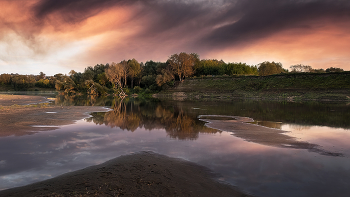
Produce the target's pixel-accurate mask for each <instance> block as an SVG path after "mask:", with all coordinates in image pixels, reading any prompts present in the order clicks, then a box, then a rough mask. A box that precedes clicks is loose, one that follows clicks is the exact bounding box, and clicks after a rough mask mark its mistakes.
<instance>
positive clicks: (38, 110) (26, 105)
mask: <svg viewBox="0 0 350 197" xmlns="http://www.w3.org/2000/svg"><path fill="white" fill-rule="evenodd" d="M49 101H50V99H48V98H46V97H42V96H28V95H2V94H1V95H0V128H1V131H0V137H4V136H11V135H15V136H21V135H28V134H33V133H35V132H38V131H44V130H53V129H57V128H59V127H60V126H63V125H67V124H72V123H74V122H75V121H77V120H81V119H83V118H86V117H89V114H90V113H92V112H101V111H104V112H106V111H108V110H109V109H107V108H103V107H95V106H55V105H49V103H48V102H49Z"/></svg>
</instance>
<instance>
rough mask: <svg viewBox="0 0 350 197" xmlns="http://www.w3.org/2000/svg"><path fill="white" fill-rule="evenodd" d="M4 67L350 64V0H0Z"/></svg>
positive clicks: (51, 70)
mask: <svg viewBox="0 0 350 197" xmlns="http://www.w3.org/2000/svg"><path fill="white" fill-rule="evenodd" d="M0 9H1V12H0V68H1V70H0V73H20V74H38V73H39V72H41V71H42V72H44V73H46V74H48V75H53V74H56V73H68V72H69V71H70V70H72V69H74V70H76V71H78V72H82V71H83V70H84V68H86V67H87V66H94V65H96V64H100V63H103V64H105V63H110V62H119V61H121V60H124V59H132V58H135V59H137V60H138V61H139V62H146V61H148V60H153V61H166V60H167V59H168V57H169V56H170V55H172V54H174V53H179V52H182V51H183V52H188V53H192V52H194V53H198V54H199V55H200V58H201V59H219V60H221V59H222V60H224V61H225V62H245V63H248V64H250V65H257V64H259V63H261V62H264V61H276V62H281V63H282V65H283V67H284V68H286V69H288V68H289V66H291V65H294V64H305V65H310V66H312V67H313V68H323V69H326V68H329V67H339V68H343V69H344V70H349V69H350V63H349V62H350V55H349V54H350V45H349V44H348V43H350V34H349V33H348V32H349V30H350V12H348V10H350V3H349V2H347V1H337V2H334V1H330V0H315V1H287V0H280V1H275V0H266V1H258V0H235V1H232V2H225V1H211V0H192V1H185V0H180V1H175V0H174V1H161V0H148V1H136V0H131V1H123V0H115V1H111V0H85V1H84V0H61V1H52V0H28V1H10V0H2V1H1V2H0Z"/></svg>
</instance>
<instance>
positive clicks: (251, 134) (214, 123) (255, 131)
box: [199, 115, 344, 157]
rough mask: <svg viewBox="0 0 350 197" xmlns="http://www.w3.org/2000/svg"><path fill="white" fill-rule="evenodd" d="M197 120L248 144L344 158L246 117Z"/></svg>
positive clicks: (202, 117) (215, 116)
mask: <svg viewBox="0 0 350 197" xmlns="http://www.w3.org/2000/svg"><path fill="white" fill-rule="evenodd" d="M199 118H200V119H201V120H202V121H205V122H207V123H206V126H208V127H210V128H213V129H218V130H221V131H227V132H232V133H233V135H234V136H236V137H239V138H242V139H244V140H246V141H248V142H254V143H258V144H263V145H266V146H274V147H279V148H293V149H306V150H308V151H310V152H316V153H319V154H321V155H327V156H335V157H342V156H344V155H343V154H342V153H336V152H330V151H327V150H324V149H322V147H321V146H319V145H317V144H312V143H309V142H305V141H298V140H297V139H296V138H294V137H291V136H288V135H285V133H286V132H287V131H283V130H280V129H272V128H267V127H263V126H260V125H255V124H251V122H254V120H253V119H251V118H248V117H239V116H220V115H203V116H200V117H199Z"/></svg>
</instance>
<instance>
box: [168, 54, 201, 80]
mask: <svg viewBox="0 0 350 197" xmlns="http://www.w3.org/2000/svg"><path fill="white" fill-rule="evenodd" d="M198 59H199V58H198V55H197V54H195V53H191V54H187V53H185V52H181V53H180V54H174V55H172V56H170V58H169V59H168V62H169V64H170V67H171V70H172V71H173V73H174V74H176V75H177V76H178V77H179V80H180V81H182V80H183V79H184V78H185V77H188V76H191V75H193V73H194V69H193V67H194V65H195V64H196V62H198V61H197V60H198Z"/></svg>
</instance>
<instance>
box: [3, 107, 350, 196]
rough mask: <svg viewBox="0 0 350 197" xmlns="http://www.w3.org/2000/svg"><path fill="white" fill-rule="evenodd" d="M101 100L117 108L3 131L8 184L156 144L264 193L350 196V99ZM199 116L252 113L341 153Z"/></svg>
mask: <svg viewBox="0 0 350 197" xmlns="http://www.w3.org/2000/svg"><path fill="white" fill-rule="evenodd" d="M56 102H59V101H56ZM64 102H67V101H64ZM89 102H91V100H90V101H89ZM82 103H86V102H85V101H84V102H82ZM101 103H104V104H105V103H112V104H113V106H115V108H114V110H113V111H110V112H107V113H100V112H99V113H93V114H92V117H90V118H87V119H85V120H80V121H78V122H76V123H75V124H72V125H66V126H63V127H61V128H59V129H56V130H51V131H45V132H40V133H36V134H33V135H27V136H21V137H15V136H11V137H3V138H0V189H6V188H12V187H16V186H21V185H25V184H28V183H32V182H36V181H40V180H44V179H48V178H51V177H55V176H57V175H60V174H62V173H65V172H69V171H74V170H78V169H82V168H84V167H87V166H91V165H95V164H99V163H102V162H104V161H107V160H109V159H112V158H115V157H118V156H120V155H124V154H129V153H133V152H139V151H154V152H157V153H160V154H164V155H168V156H171V157H177V158H183V159H185V160H188V161H192V162H196V163H198V164H200V165H203V166H206V167H208V168H210V169H211V170H213V171H214V172H215V173H218V174H220V175H221V177H220V180H221V181H225V182H228V183H230V184H232V185H235V186H238V187H239V188H240V189H242V190H244V191H246V192H248V193H251V194H253V195H257V196H349V195H350V188H349V187H348V185H349V183H350V157H349V156H350V144H349V143H348V142H349V140H350V130H348V129H349V128H350V123H349V122H348V120H349V119H348V118H349V117H350V115H349V113H350V110H349V108H350V106H349V105H346V104H335V103H328V104H325V103H308V104H302V103H276V102H261V101H235V102H230V103H221V102H175V101H174V102H148V101H135V102H131V101H124V102H118V101H113V102H101ZM57 104H60V103H57ZM199 115H207V116H206V118H207V119H208V117H209V116H208V115H225V117H227V116H239V117H249V118H252V119H254V121H255V122H253V123H245V124H255V125H260V126H258V127H267V128H273V129H275V130H276V129H277V130H278V131H279V130H280V129H282V130H285V131H287V132H286V133H283V134H282V135H286V136H292V137H295V139H294V140H296V141H298V142H305V143H306V144H311V145H314V146H317V147H318V149H319V150H324V151H325V152H327V153H339V154H333V155H332V154H328V155H326V154H322V153H323V152H320V151H319V152H315V151H313V150H314V149H313V148H310V147H311V146H302V147H299V146H289V145H288V144H282V146H279V145H278V144H277V145H276V144H272V145H264V143H257V142H254V141H251V140H250V141H247V138H244V137H242V136H241V137H236V136H235V133H234V130H233V132H227V131H220V130H216V129H213V128H208V127H206V126H205V122H203V121H200V120H199V118H198V117H199ZM204 117H205V116H204ZM217 117H220V116H217ZM222 117H223V116H222ZM209 119H210V118H209ZM213 119H216V120H217V121H227V120H234V118H213ZM220 119H221V120H220ZM257 132H258V131H257ZM243 136H244V135H243ZM314 146H312V147H314Z"/></svg>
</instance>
